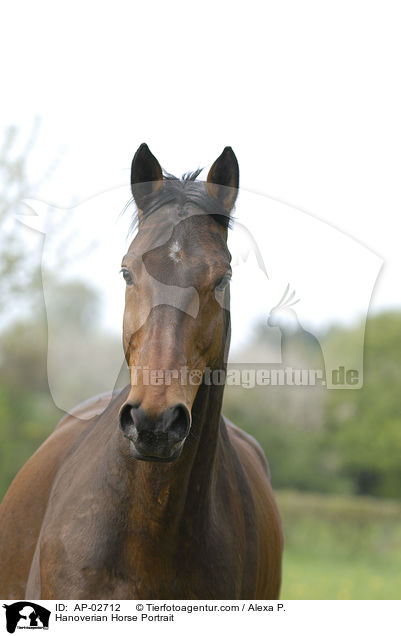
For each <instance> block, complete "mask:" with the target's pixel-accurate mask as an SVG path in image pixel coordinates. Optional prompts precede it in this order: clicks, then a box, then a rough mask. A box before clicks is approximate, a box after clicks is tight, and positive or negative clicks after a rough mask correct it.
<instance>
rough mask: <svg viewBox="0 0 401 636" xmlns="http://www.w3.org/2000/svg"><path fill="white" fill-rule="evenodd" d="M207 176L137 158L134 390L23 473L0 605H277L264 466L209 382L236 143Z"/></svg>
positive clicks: (128, 327)
mask: <svg viewBox="0 0 401 636" xmlns="http://www.w3.org/2000/svg"><path fill="white" fill-rule="evenodd" d="M197 175H198V172H197V173H192V174H191V175H187V176H185V177H183V179H182V180H179V179H175V178H174V177H172V176H171V175H164V176H163V173H162V170H161V167H160V165H159V163H158V161H157V159H156V158H155V157H154V156H153V155H152V153H151V152H150V150H149V148H148V147H147V145H146V144H142V145H141V146H140V148H139V149H138V151H137V152H136V154H135V157H134V160H133V163H132V176H131V184H132V190H133V197H134V200H135V203H136V205H137V208H138V233H137V235H136V237H135V239H134V240H133V242H132V244H131V246H130V248H129V250H128V253H127V254H126V256H125V257H124V259H123V264H122V272H123V276H124V278H125V281H126V285H127V287H126V308H125V315H124V334H123V341H124V350H125V355H126V360H127V362H128V365H129V368H130V373H131V384H130V386H128V387H126V389H123V390H122V391H121V392H119V393H115V394H114V396H113V399H112V401H111V403H110V404H109V406H107V408H105V404H106V403H108V400H109V397H108V396H98V397H97V398H94V399H92V400H90V401H89V402H87V403H85V404H83V405H81V406H80V407H77V408H76V409H75V410H74V411H73V412H71V413H70V414H69V415H67V416H66V417H65V418H63V420H61V422H60V423H59V425H58V426H57V428H56V429H55V431H54V433H53V434H52V435H51V436H50V437H49V438H48V439H47V440H46V441H45V442H44V444H43V445H42V446H41V447H40V448H39V450H38V451H37V452H36V453H35V454H34V455H33V457H32V458H31V459H30V460H29V461H28V462H27V463H26V464H25V466H24V467H23V468H22V469H21V471H20V472H19V473H18V475H17V476H16V478H15V479H14V481H13V483H12V484H11V486H10V489H9V491H8V493H7V495H6V497H5V498H4V501H3V503H2V505H1V507H0V564H1V574H0V579H1V580H0V598H6V599H7V598H8V599H20V598H24V597H25V598H29V599H274V598H278V595H279V590H280V580H281V555H282V533H281V523H280V517H279V513H278V511H277V507H276V504H275V501H274V496H273V492H272V488H271V485H270V479H269V473H268V467H267V462H266V459H265V457H264V454H263V451H262V450H261V448H260V447H259V445H258V444H257V442H256V441H255V440H254V439H253V438H252V437H250V436H249V435H247V434H246V433H244V432H243V431H241V430H239V429H238V428H236V427H235V426H234V425H233V424H231V422H229V421H228V420H227V419H226V418H225V417H223V416H222V414H221V407H222V398H223V390H224V386H222V384H221V382H218V383H217V384H216V383H213V382H212V381H206V371H207V370H209V371H216V370H217V371H219V372H221V371H223V372H224V370H225V369H226V355H227V351H228V342H229V333H230V320H229V311H228V308H229V280H230V254H229V251H228V248H227V228H228V225H229V221H230V213H231V211H232V209H233V206H234V203H235V199H236V196H237V191H238V185H239V170H238V164H237V160H236V157H235V155H234V153H233V151H232V149H231V148H229V147H227V148H225V150H224V151H223V153H222V154H221V156H220V157H219V158H218V159H217V160H216V161H215V163H214V164H213V166H212V168H211V169H210V172H209V174H208V177H207V181H206V182H201V181H196V180H195V179H196V176H197ZM208 377H209V378H210V377H211V376H210V373H209V376H208ZM84 416H85V418H86V419H85V420H84V419H83V417H84ZM89 418H90V419H89Z"/></svg>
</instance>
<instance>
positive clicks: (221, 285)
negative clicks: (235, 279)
mask: <svg viewBox="0 0 401 636" xmlns="http://www.w3.org/2000/svg"><path fill="white" fill-rule="evenodd" d="M230 280H231V279H230V277H229V276H223V278H220V280H218V281H217V283H216V285H215V287H214V289H215V291H218V292H222V291H224V290H225V288H226V287H227V285H228V283H229V282H230Z"/></svg>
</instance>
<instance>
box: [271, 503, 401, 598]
mask: <svg viewBox="0 0 401 636" xmlns="http://www.w3.org/2000/svg"><path fill="white" fill-rule="evenodd" d="M276 498H277V502H278V506H279V508H280V512H281V516H282V519H283V528H284V536H285V550H284V565H283V586H282V591H281V597H282V598H286V599H291V598H292V599H350V598H351V599H399V598H400V593H401V524H400V519H401V504H400V503H398V502H394V501H392V500H390V501H389V500H383V499H382V500H380V499H373V498H370V497H352V496H346V497H344V496H338V495H321V494H308V493H302V492H296V491H277V492H276Z"/></svg>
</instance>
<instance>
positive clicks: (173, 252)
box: [169, 241, 182, 263]
mask: <svg viewBox="0 0 401 636" xmlns="http://www.w3.org/2000/svg"><path fill="white" fill-rule="evenodd" d="M169 255H170V258H171V260H172V261H174V263H181V262H182V257H181V245H180V244H179V243H178V241H174V243H173V244H172V245H171V247H170V249H169Z"/></svg>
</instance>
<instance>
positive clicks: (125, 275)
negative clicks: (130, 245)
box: [120, 267, 134, 285]
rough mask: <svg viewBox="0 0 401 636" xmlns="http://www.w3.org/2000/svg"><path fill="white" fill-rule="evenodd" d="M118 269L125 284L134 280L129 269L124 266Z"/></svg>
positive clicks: (129, 283)
mask: <svg viewBox="0 0 401 636" xmlns="http://www.w3.org/2000/svg"><path fill="white" fill-rule="evenodd" d="M120 271H121V273H122V275H123V278H124V280H125V282H126V283H127V285H132V284H133V282H134V279H133V278H132V274H131V272H130V271H129V269H127V268H126V267H122V268H121V270H120Z"/></svg>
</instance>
